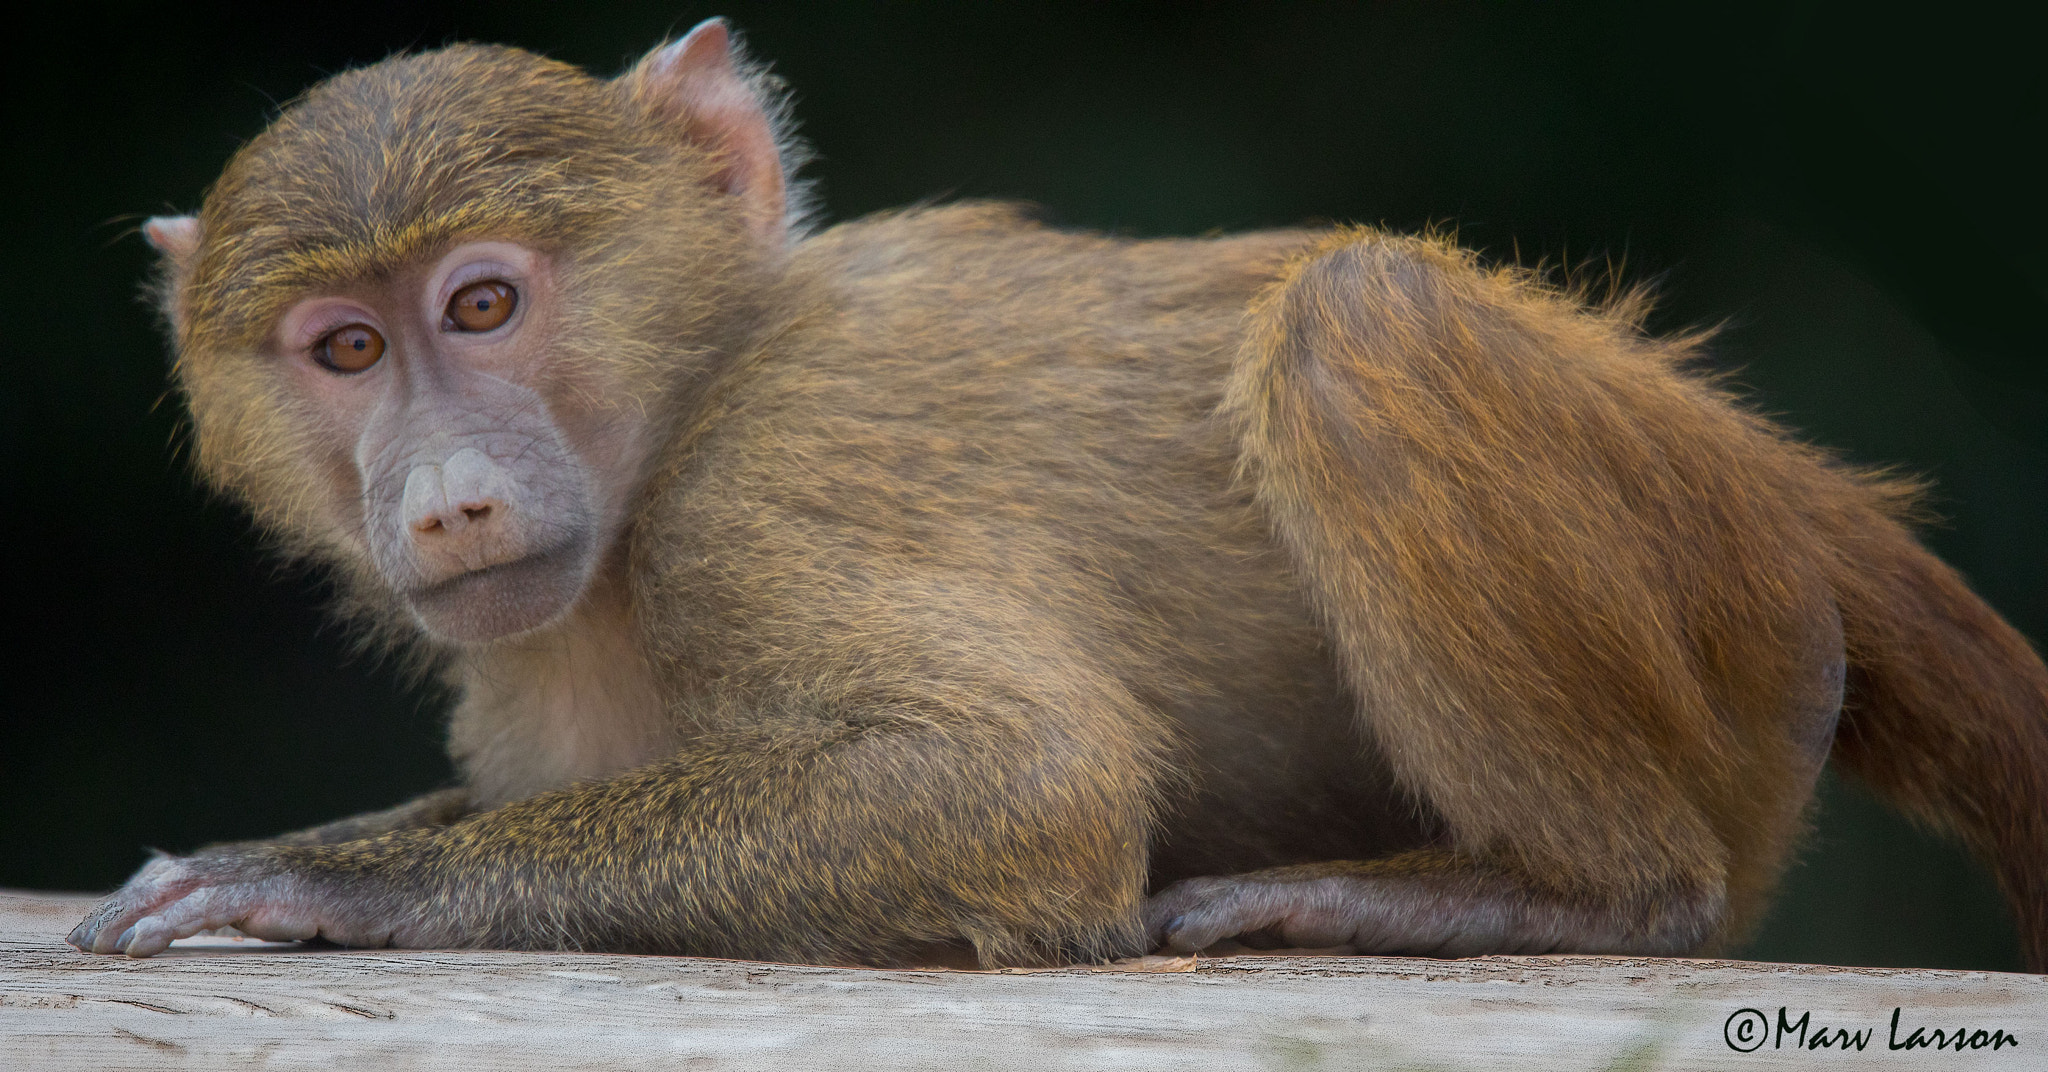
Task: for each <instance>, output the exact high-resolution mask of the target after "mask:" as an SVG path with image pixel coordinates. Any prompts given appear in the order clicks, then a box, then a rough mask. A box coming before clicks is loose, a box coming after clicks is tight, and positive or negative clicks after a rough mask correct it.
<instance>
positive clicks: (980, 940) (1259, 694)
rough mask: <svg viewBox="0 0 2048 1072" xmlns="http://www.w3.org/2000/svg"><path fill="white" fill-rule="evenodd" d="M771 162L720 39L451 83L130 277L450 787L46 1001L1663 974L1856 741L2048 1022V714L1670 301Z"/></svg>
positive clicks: (234, 479) (212, 892)
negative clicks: (1990, 928) (1643, 962)
mask: <svg viewBox="0 0 2048 1072" xmlns="http://www.w3.org/2000/svg"><path fill="white" fill-rule="evenodd" d="M783 118H784V106H783V101H782V98H781V97H780V96H779V93H778V90H777V86H776V83H775V82H774V80H773V79H771V78H769V77H768V76H766V75H765V74H764V73H762V72H761V71H760V70H759V69H758V68H756V67H755V66H753V65H752V64H750V63H749V62H747V61H746V60H744V59H743V58H741V57H740V56H738V55H737V54H736V53H735V52H734V51H733V50H732V48H731V46H730V43H729V40H728V34H727V31H726V30H725V28H724V26H723V25H722V24H721V23H719V22H717V21H713V22H709V23H706V24H704V25H702V26H700V27H698V28H697V29H696V30H694V31H693V32H692V33H691V34H690V35H689V36H688V37H686V38H684V39H683V40H682V41H680V42H677V43H675V44H673V45H669V46H667V47H664V48H661V49H659V50H657V51H655V52H653V53H651V54H650V55H648V56H647V57H646V58H645V59H643V60H642V61H641V62H640V63H639V64H638V65H636V66H635V67H634V68H633V69H632V70H630V71H628V72H627V73H626V74H624V75H622V76H621V77H619V78H617V79H614V80H611V81H603V80H599V79H595V78H592V77H589V76H587V75H585V74H584V73H582V72H580V71H578V70H576V69H573V68H571V67H568V66H565V65H563V64H560V63H555V62H552V61H549V60H545V59H541V58H539V57H536V56H532V55H529V54H527V53H524V52H520V51H517V50H513V49H507V48H492V47H482V46H473V45H458V46H455V47H451V48H447V49H443V50H441V51H437V52H430V53H425V54H420V55H410V56H402V57H398V58H394V59H390V60H386V61H384V62H382V63H379V64H376V65H374V66H371V67H367V68H364V69H360V70H353V71H349V72H346V73H343V74H340V75H337V76H335V77H334V78H332V79H330V80H328V81H326V82H324V83H322V84H321V85H319V86H318V87H316V88H314V89H313V90H311V91H310V92H309V93H307V94H306V95H305V96H304V97H303V98H302V99H300V100H299V101H298V102H296V103H295V104H293V105H292V106H291V107H289V108H288V109H286V110H285V111H284V113H283V114H282V115H281V116H280V117H279V118H278V120H277V121H276V123H275V124H273V125H272V126H271V128H270V129H269V130H267V131H266V132H264V133H263V134H262V135H261V136H259V137H257V138H256V139H254V140H253V141H251V142H250V143H249V144H248V145H247V146H245V147H244V148H243V149H242V150H241V151H240V152H238V153H237V154H236V155H235V157H234V159H233V160H232V161H231V162H230V164H229V165H228V167H227V170H226V172H225V174H223V175H222V177H221V179H220V181H219V182H218V184H217V185H216V186H215V187H214V188H213V189H212V191H211V192H210V193H209V194H208V195H207V197H206V200H205V205H204V208H203V209H202V210H201V212H200V213H199V215H198V216H197V217H181V218H176V219H157V220H153V221H151V222H150V223H149V225H148V226H147V228H146V230H147V233H148V236H149V238H150V241H151V242H152V243H154V244H155V246H156V247H157V248H158V249H159V250H161V251H162V253H163V264H164V272H163V281H162V289H161V293H162V304H163V309H164V311H165V314H166V317H167V319H168V321H169V324H170V327H171V332H172V335H173V337H174V339H175V344H176V349H177V353H178V359H177V364H176V378H177V382H178V384H179V385H180V387H181V389H182V391H183V393H184V397H185V399H186V401H187V403H188V405H189V407H190V411H191V416H192V424H193V428H194V431H195V437H196V443H197V458H198V464H199V467H200V470H201V472H202V473H203V474H204V476H205V478H206V479H207V480H208V481H209V482H210V483H211V484H213V485H214V486H215V487H218V488H220V489H222V490H224V491H226V492H228V493H230V494H231V495H233V496H235V497H236V498H238V499H239V500H240V501H242V502H244V503H246V504H247V506H248V508H249V509H250V510H251V511H253V512H254V514H255V516H256V517H257V518H258V519H259V520H260V522H261V523H262V524H263V525H264V526H265V527H266V528H267V529H269V530H270V531H271V532H273V533H275V534H276V535H277V537H278V538H279V540H281V541H282V543H283V545H284V546H285V548H286V549H287V550H288V551H289V552H290V553H292V554H295V555H298V556H302V557H304V558H307V559H311V560H315V561H318V562H322V563H325V564H327V565H328V566H330V567H331V568H332V569H333V570H334V571H335V572H336V573H337V574H338V575H339V576H340V577H341V578H342V580H343V582H344V584H345V587H346V591H347V592H348V600H347V609H348V611H349V612H350V613H351V614H353V615H354V616H355V617H357V618H358V619H359V620H362V621H364V622H367V623H371V624H372V625H373V626H374V627H375V628H378V629H381V630H382V631H383V632H384V634H385V635H386V636H387V637H388V638H389V639H390V640H392V642H394V643H396V644H400V645H408V646H413V647H416V648H418V649H421V650H424V651H425V652H427V653H428V654H429V655H430V656H431V657H432V658H434V659H436V660H439V661H440V663H441V664H443V665H445V667H446V672H447V675H448V677H449V680H450V681H451V682H452V683H454V684H455V686H456V687H457V688H459V690H460V700H459V702H458V703H457V705H456V707H455V710H454V713H453V723H452V728H451V749H452V751H453V754H454V756H455V759H456V761H457V763H458V765H459V767H460V769H461V771H462V784H461V787H460V788H457V789H451V790H448V791H445V792H442V793H437V794H434V795H432V796H429V797H427V798H423V799H422V800H419V801H416V802H414V803H411V804H408V805H403V806H401V807H399V808H397V809H394V810H392V811H389V812H383V813H378V814H374V815H368V816H362V817H358V818H354V819H347V820H343V821H341V822H338V823H335V824H332V825H329V826H324V827H319V828H316V829H313V830H309V831H304V832H301V833H299V834H295V835H289V836H286V837H284V838H281V839H278V840H276V841H273V842H268V843H260V844H240V845H228V846H218V847H215V848H212V849H208V850H202V851H201V852H199V853H197V854H194V855H192V856H186V857H176V858H173V857H162V858H159V859H157V860H155V861H154V862H152V863H150V864H148V865H147V866H146V867H144V868H143V869H142V871H141V872H140V873H138V874H137V875H136V876H135V878H134V879H132V880H131V881H130V882H129V884H128V885H127V886H126V887H125V888H124V889H122V890H121V891H120V892H118V893H117V894H115V895H114V896H113V897H112V898H111V899H110V900H108V901H107V902H106V903H105V904H104V905H102V906H101V907H100V908H99V909H97V910H96V911H94V912H93V913H92V915H91V916H90V917H89V918H88V919H87V920H86V921H85V922H84V923H82V924H81V925H80V926H79V927H78V929H77V930H76V931H74V932H73V934H72V936H71V940H72V941H73V943H75V944H76V945H78V946H79V947H80V948H81V949H87V950H91V951H94V952H101V953H112V952H125V953H127V954H128V955H130V956H148V955H151V954H154V953H157V952H160V951H161V950H163V949H164V948H165V946H166V945H167V944H168V943H169V942H170V941H172V940H173V939H175V938H178V937H180V936H184V935H189V934H192V933H194V932H196V931H198V930H201V929H204V928H210V927H219V926H226V925H233V926H235V927H238V928H240V929H241V930H242V931H245V932H247V933H250V934H253V935H258V936H261V937H268V938H306V937H312V936H316V935H317V936H320V937H324V938H326V939H329V940H332V941H335V942H340V943H344V944H348V945H357V946H379V945H394V946H411V947H418V946H499V947H516V948H576V949H592V950H630V951H642V952H674V953H696V954H713V955H724V956H740V957H753V958H763V959H776V960H798V961H819V962H835V963H890V962H893V961H897V960H899V959H900V958H903V957H906V956H909V955H911V954H912V953H913V951H915V950H918V949H919V948H920V947H922V946H924V945H925V944H927V943H942V942H956V943H959V942H964V943H967V944H969V945H971V946H972V948H973V949H974V951H975V952H976V953H977V954H978V955H979V957H980V958H981V960H982V961H983V962H984V963H988V964H1002V963H1021V962H1046V961H1059V960H1067V959H1093V958H1104V957H1112V956H1118V955H1125V954H1133V953H1138V952H1141V951H1144V950H1146V949H1148V948H1155V947H1160V946H1165V947H1168V948H1171V949H1176V950H1190V949H1197V948H1201V947H1204V946H1206V945H1208V944H1210V943H1212V942H1214V941H1216V940H1219V939H1222V938H1226V937H1230V936H1234V935H1240V936H1247V937H1249V938H1251V939H1252V940H1254V941H1270V942H1286V943H1289V944H1297V945H1312V946H1327V945H1339V944H1343V945H1351V946H1354V947H1356V948H1358V949H1360V950H1365V951H1379V952H1402V953H1423V954H1435V955H1460V954H1472V953H1487V952H1542V951H1589V952H1629V953H1688V952H1697V951H1704V950H1712V949H1715V948H1718V947H1721V946H1722V945H1723V944H1724V943H1725V942H1727V941H1728V940H1729V939H1730V938H1731V937H1732V936H1736V935H1739V934H1741V933H1742V932H1743V930H1744V928H1745V927H1747V926H1748V925H1750V924H1751V923H1752V922H1753V921H1754V920H1755V919H1756V918H1757V915H1758V913H1759V911H1760V909H1761V907H1762V905H1763V902H1764V899H1765V897H1766V895H1767V894H1768V892H1769V890H1770V888H1771V886H1772V884H1773V882H1774V880H1775V879H1776V877H1777V874H1778V872H1779V870H1780V868H1781V867H1782V865H1783V863H1784V861H1785V858H1786V854H1787V851H1788V848H1789V846H1790V845H1791V843H1792V841H1793V839H1794V838H1795V836H1796V834H1797V833H1798V831H1799V829H1800V822H1801V814H1802V812H1803V810H1804V809H1805V808H1806V806H1807V803H1808V801H1809V799H1810V797H1811V795H1812V791H1813V785H1814V779H1815V777H1816V775H1817V774H1818V772H1819V770H1820V767H1821V765H1822V762H1823V760H1824V759H1825V758H1826V757H1827V756H1828V755H1829V754H1830V750H1831V749H1832V754H1833V755H1834V756H1835V757H1836V758H1837V759H1838V760H1839V761H1840V762H1841V763H1842V764H1843V765H1845V766H1846V767H1848V768H1850V769H1852V770H1854V771H1856V772H1857V773H1859V774H1861V775H1862V776H1863V777H1865V778H1866V779H1868V780H1869V781H1870V782H1872V783H1873V784H1874V785H1875V786H1877V787H1878V788H1879V789H1880V790H1882V791H1884V792H1886V793H1888V794H1889V795H1890V796H1891V797H1893V798H1894V799H1895V800H1898V801H1900V802H1901V803H1903V804H1904V805H1905V806H1907V807H1908V808H1910V809H1911V810H1913V811H1914V812H1916V813H1918V814H1920V815H1921V816H1923V817H1926V818H1928V819H1929V820H1931V821H1935V822H1939V823H1944V824H1947V825H1949V826H1951V827H1953V828H1955V829H1956V830H1958V831H1959V832H1960V833H1961V834H1962V835H1963V836H1964V837H1965V838H1967V839H1968V840H1969V841H1970V842H1971V843H1972V844H1973V845H1974V846H1975V847H1976V848H1977V849H1978V850H1979V851H1980V852H1982V853H1983V854H1984V855H1985V856H1986V858H1987V859H1988V860H1990V861H1991V862H1992V864H1993V865H1994V866H1995V867H1996V868H1997V869H1998V872H1999V874H2000V876H2001V877H2002V879H2003V882H2004V885H2005V889H2006V892H2007V894H2008V895H2009V896H2010V898H2011V900H2012V903H2013V905H2014V908H2015V911H2016V912H2017V914H2018V917H2019V922H2020V926H2021V932H2022V934H2023V936H2024V941H2025V943H2026V954H2027V957H2028V962H2029V964H2030V965H2032V966H2033V967H2034V969H2036V970H2041V969H2043V968H2048V815H2044V810H2043V802H2044V801H2048V784H2044V783H2048V671H2044V669H2043V666H2042V663H2041V661H2040V659H2039V658H2038V657H2037V656H2036V654H2035V653H2034V652H2033V651H2032V650H2031V649H2030V648H2029V647H2028V645H2027V643H2026V641H2025V640H2024V639H2023V638H2021V637H2020V636H2019V635H2018V634H2017V633H2015V632H2014V631H2013V630H2012V629H2011V628H2010V627H2009V626H2007V625H2006V624H2005V623H2004V622H2002V621H2001V620H1999V618H1998V617H1997V616H1996V615H1995V614H1994V613H1993V612H1992V611H1991V610H1990V609H1988V608H1987V607H1986V606H1985V605H1984V604H1983V603H1982V602H1981V601H1979V600H1978V599H1977V598H1976V597H1975V596H1974V595H1972V594H1971V593H1970V592H1969V590H1968V589H1967V588H1966V587H1965V586H1964V584H1963V582H1962V581H1961V580H1960V579H1958V578H1957V576H1956V575H1955V574H1954V573H1953V572H1952V571H1950V570H1949V569H1948V568H1947V567H1945V566H1943V565H1942V564H1941V563H1939V562H1938V561H1936V560H1935V559H1934V558H1932V557H1931V556H1930V555H1929V554H1928V553H1927V552H1926V551H1925V550H1923V549H1922V548H1921V547H1920V545H1919V544H1918V543H1916V542H1915V541H1914V540H1913V538H1912V537H1911V536H1910V535H1909V534H1908V533H1907V531H1906V529H1905V528H1904V527H1903V525H1902V518H1904V517H1906V516H1907V515H1908V513H1909V511H1910V508H1911V502H1912V497H1913V489H1912V488H1910V487H1908V486H1906V485H1904V484H1901V483H1898V482H1893V481H1888V480H1886V479H1881V478H1879V477H1877V476H1874V475H1872V474H1869V473H1865V472H1860V471H1857V470H1854V469H1851V468H1849V467H1847V466H1845V465H1843V464H1840V463H1839V462H1836V461H1834V460H1831V459H1829V458H1828V457H1825V456H1824V455H1822V454H1821V453H1819V452H1817V451H1815V450H1813V449H1810V448H1808V447H1805V446H1802V445H1800V444H1799V443H1797V442H1796V441H1794V440H1793V439H1791V438H1789V437H1788V436H1787V434H1786V433H1784V432H1783V431H1781V430H1780V429H1778V428H1776V427H1774V426H1773V425H1771V424H1770V423H1768V422H1766V421H1764V420H1761V419H1759V418H1757V417H1755V416H1753V415H1751V414H1749V413H1748V412H1746V411H1745V410H1743V409H1742V408H1740V407H1739V406H1738V405H1736V404H1735V403H1734V402H1732V401H1731V399H1730V398H1729V396H1728V395H1727V394H1726V393H1725V392H1724V391H1723V390H1721V389H1720V388H1718V387H1716V386H1715V385H1714V384H1713V383H1711V382H1710V381H1708V380H1706V379H1704V378H1702V377H1701V376H1699V375H1697V374H1695V373H1693V372H1690V371H1688V369H1687V364H1688V362H1689V361H1690V360H1691V359H1692V358H1693V356H1694V354H1695V351H1696V349H1697V340H1696V339H1692V338H1664V339H1659V338H1652V337H1649V336H1647V335H1646V334H1645V333H1644V332H1643V330H1642V329H1641V318H1642V314H1643V308H1642V304H1641V302H1640V301H1639V300H1637V299H1634V298H1623V299H1620V300H1617V301H1613V302H1610V303H1607V304H1605V305H1592V304H1588V303H1587V302H1585V301H1582V300H1580V299H1579V298H1577V297H1576V296H1574V295H1572V294H1569V293H1565V292H1562V291H1560V290H1559V289H1557V288H1555V287H1552V286H1549V285H1546V284H1545V283H1544V282H1543V281H1542V280H1540V279H1538V278H1535V277H1533V276H1531V275H1529V274H1527V273H1524V272H1519V271H1516V270H1512V269H1502V268H1489V267H1484V266H1482V265H1480V264H1479V263H1478V262H1477V261H1476V260H1475V258H1474V257H1473V256H1471V255H1470V254H1467V253H1464V252H1461V251H1460V250H1458V249H1456V248H1454V247H1453V246H1451V245H1449V244H1447V243H1445V242H1443V241H1439V240H1436V239H1432V238H1416V237H1404V236H1399V235H1393V234H1387V233H1382V232H1378V231H1372V230H1364V229H1345V230H1338V231H1333V232H1327V233H1312V232H1306V231H1288V232H1274V233H1262V234H1250V235H1242V236H1237V237H1229V238H1217V239H1204V240H1156V241H1136V240H1129V239H1120V238H1111V237H1105V236H1101V235H1094V234H1082V233H1073V232H1067V231H1060V230H1055V229H1051V228H1047V227H1044V226H1040V225H1038V224H1036V223H1034V222H1032V221H1031V220H1029V219H1027V218H1025V217H1024V216H1023V215H1022V214H1020V213H1019V212H1017V211H1016V210H1014V209H1012V208H1009V207H1005V206H1001V205H988V204H963V205H953V206H947V207H934V208H922V209H915V210H909V211H904V212H898V213H892V214H885V215H882V216H877V217H872V218H868V219H864V220H859V221H855V222H852V223H847V224H843V225H840V226H836V227H833V228H830V229H827V230H824V231H822V232H819V233H816V234H806V233H804V231H803V229H802V227H801V226H799V223H800V217H801V213H800V212H799V211H797V209H798V208H799V207H800V206H799V205H798V201H799V200H800V199H798V198H796V197H794V196H793V195H792V192H791V187H790V185H789V181H788V178H787V176H788V174H789V165H790V161H791V149H790V142H789V140H788V139H787V138H786V137H785V136H784V134H783V131H782V124H783ZM1845 696H1846V700H1845ZM1838 713H1839V715H1840V718H1841V724H1840V727H1839V728H1838V726H1837V716H1838ZM1148 894H1150V897H1149V900H1148Z"/></svg>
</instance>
